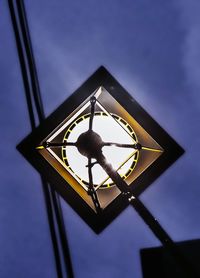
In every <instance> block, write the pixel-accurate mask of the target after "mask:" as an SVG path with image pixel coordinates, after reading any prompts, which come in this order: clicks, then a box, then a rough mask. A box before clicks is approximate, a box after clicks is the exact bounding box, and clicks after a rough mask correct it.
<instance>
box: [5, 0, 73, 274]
mask: <svg viewBox="0 0 200 278" xmlns="http://www.w3.org/2000/svg"><path fill="white" fill-rule="evenodd" d="M8 5H9V10H10V15H11V20H12V24H13V29H14V33H15V39H16V44H17V50H18V55H19V61H20V66H21V71H22V76H23V83H24V88H25V95H26V101H27V106H28V111H29V118H30V123H31V128H32V130H33V129H34V128H35V127H36V120H35V116H34V109H33V100H34V104H35V107H36V111H37V116H38V119H39V122H42V121H43V120H44V119H45V116H44V108H43V104H42V98H41V93H40V88H39V82H38V76H37V70H36V66H35V61H34V56H33V50H32V45H31V40H30V35H29V29H28V23H27V18H26V13H25V7H24V3H23V0H21V1H17V2H16V6H17V11H18V17H19V22H20V27H21V36H22V38H23V43H24V45H23V43H22V40H21V38H20V32H19V29H20V27H19V26H18V23H17V16H16V14H15V8H14V4H13V1H12V0H9V1H8ZM23 46H24V49H25V54H24V52H23ZM26 58H27V62H28V63H27V64H26ZM26 65H27V66H26ZM28 73H29V74H30V80H31V84H29V76H28ZM31 93H32V94H31ZM32 96H33V100H32ZM41 181H42V186H43V192H44V198H45V204H46V210H47V216H48V222H49V227H50V233H51V239H52V244H53V249H54V256H55V261H56V270H57V276H58V277H60V278H62V277H63V274H62V263H61V257H60V253H59V244H58V239H57V236H56V227H55V221H54V211H55V217H56V222H57V226H58V231H59V236H60V242H61V247H62V252H63V256H64V262H65V270H66V274H67V277H69V278H73V277H74V274H73V267H72V262H71V257H70V251H69V246H68V241H67V236H66V231H65V225H64V219H63V214H62V209H61V204H60V200H59V197H58V196H57V194H56V192H55V191H54V190H53V189H52V188H51V187H50V185H49V184H48V183H47V182H46V181H45V180H44V178H43V177H42V176H41Z"/></svg>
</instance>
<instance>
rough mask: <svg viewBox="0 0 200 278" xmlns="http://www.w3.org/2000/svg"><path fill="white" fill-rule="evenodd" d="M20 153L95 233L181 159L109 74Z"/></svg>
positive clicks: (98, 76)
mask: <svg viewBox="0 0 200 278" xmlns="http://www.w3.org/2000/svg"><path fill="white" fill-rule="evenodd" d="M18 149H19V151H20V152H21V153H22V154H23V155H24V156H25V157H26V159H27V160H28V161H30V162H31V164H32V165H33V166H34V167H35V168H36V169H37V170H38V171H39V172H40V173H41V174H42V175H43V176H44V177H45V178H46V179H47V181H48V182H49V183H50V184H51V185H52V186H53V187H54V188H55V190H56V191H57V192H58V193H59V194H60V195H61V196H62V197H63V198H64V199H65V200H66V201H67V202H68V203H69V204H70V205H71V206H72V207H73V208H74V209H75V211H76V212H77V213H78V214H79V215H80V216H81V217H82V218H83V219H84V220H85V221H86V222H87V223H88V225H89V226H90V227H91V228H92V229H93V230H94V231H95V232H97V233H98V232H100V231H101V230H103V229H104V228H105V227H106V226H107V225H108V224H109V223H110V222H111V221H112V220H113V219H114V218H115V217H116V216H117V215H118V214H119V213H120V212H121V211H122V210H123V209H124V208H125V207H127V205H128V204H129V203H130V202H131V201H133V200H134V199H135V198H136V197H137V196H138V195H139V194H140V193H141V192H142V191H144V190H145V188H147V187H148V186H149V185H150V184H151V183H152V182H153V181H154V180H155V179H156V178H157V177H159V176H160V175H161V173H162V172H163V171H165V170H166V169H167V168H168V167H169V166H170V165H171V164H172V163H173V162H174V161H175V160H177V159H178V157H179V156H180V155H182V153H183V149H182V148H181V147H180V146H179V145H178V144H177V143H176V142H175V141H174V140H173V139H172V138H171V137H170V136H169V135H168V134H167V133H166V132H165V131H164V130H163V129H162V128H161V127H160V126H159V125H158V124H157V123H156V122H155V121H154V120H153V119H152V118H151V117H150V116H149V115H148V113H147V112H146V111H145V110H144V109H143V108H142V107H141V106H140V105H139V104H138V103H137V102H136V101H135V100H134V99H133V98H132V97H131V96H130V95H129V94H128V93H127V92H126V90H125V89H124V88H123V87H122V86H121V85H120V84H119V83H118V82H117V81H116V80H115V79H114V78H113V77H112V76H111V75H110V73H109V72H108V71H107V70H106V69H105V68H104V67H100V68H99V69H98V70H97V71H96V72H95V73H94V74H93V75H92V76H91V77H90V78H89V79H88V80H87V81H86V82H85V83H84V84H83V85H82V86H81V87H80V88H79V89H78V90H77V91H76V92H75V93H74V94H73V95H71V96H70V97H69V98H68V99H67V100H66V101H65V102H64V103H63V104H62V105H61V106H60V107H59V108H58V109H57V110H56V111H55V112H54V113H52V114H51V115H50V116H49V117H48V118H47V119H46V120H45V121H44V122H43V123H42V124H41V125H40V126H39V127H38V128H37V129H36V130H34V132H32V133H31V134H30V135H29V136H27V137H26V138H25V139H24V140H23V141H22V142H21V143H20V144H19V145H18Z"/></svg>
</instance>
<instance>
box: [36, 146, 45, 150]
mask: <svg viewBox="0 0 200 278" xmlns="http://www.w3.org/2000/svg"><path fill="white" fill-rule="evenodd" d="M42 149H44V146H38V147H36V150H42Z"/></svg>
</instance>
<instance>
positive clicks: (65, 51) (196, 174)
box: [0, 0, 200, 278]
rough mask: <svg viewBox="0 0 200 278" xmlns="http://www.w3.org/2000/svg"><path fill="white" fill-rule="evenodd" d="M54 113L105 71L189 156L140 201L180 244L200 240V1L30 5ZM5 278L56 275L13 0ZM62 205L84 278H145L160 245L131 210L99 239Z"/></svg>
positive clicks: (5, 151)
mask: <svg viewBox="0 0 200 278" xmlns="http://www.w3.org/2000/svg"><path fill="white" fill-rule="evenodd" d="M25 4H26V9H27V16H28V21H29V27H30V32H31V38H32V43H33V49H34V54H35V59H36V65H37V69H38V74H39V79H40V86H41V91H42V97H43V100H44V104H45V111H46V115H49V114H50V113H51V112H52V111H53V110H54V109H56V108H57V107H58V105H60V104H61V103H62V102H63V101H64V100H65V99H66V98H67V97H68V96H69V95H70V94H71V93H73V91H74V90H75V89H76V88H78V87H79V86H80V85H81V84H82V82H84V81H85V79H87V78H88V77H89V76H90V75H91V74H92V73H93V72H94V71H95V70H96V69H97V68H98V67H99V66H100V65H104V66H105V67H106V68H107V69H108V70H109V71H110V72H111V73H112V74H113V75H114V76H115V77H116V78H117V79H118V81H119V82H120V83H121V84H122V85H123V86H124V87H125V88H126V89H127V90H128V91H129V92H130V93H131V95H132V96H133V97H134V98H135V99H136V100H137V101H138V102H139V103H140V104H141V105H142V106H143V107H144V108H145V109H146V110H147V111H148V112H149V113H150V114H151V115H152V116H153V117H154V118H155V119H156V121H157V122H159V123H160V125H161V126H162V127H163V128H164V129H165V130H166V131H167V132H169V134H171V135H172V137H174V139H175V140H176V141H177V142H179V143H180V145H182V146H183V148H184V149H185V150H186V153H185V154H184V156H182V157H181V158H180V159H179V160H178V161H177V162H176V163H175V164H174V165H173V166H172V167H171V168H170V169H168V170H167V171H166V172H165V173H164V174H163V175H162V176H161V177H160V178H159V179H158V180H157V181H156V182H154V184H153V185H152V186H151V187H149V188H148V189H147V190H146V191H145V192H144V193H143V194H142V196H141V199H142V200H143V201H144V203H145V204H146V205H147V207H148V208H149V209H150V210H151V211H152V212H153V214H154V215H155V216H156V217H157V218H158V219H159V221H160V222H161V223H162V225H163V226H164V227H165V229H166V230H167V231H168V233H169V234H170V235H171V236H172V238H173V239H174V240H177V241H181V240H189V239H194V238H199V237H200V218H199V210H200V202H199V200H200V184H199V180H200V163H199V154H200V151H199V145H200V129H199V119H200V93H199V91H200V78H199V76H200V19H199V12H200V3H199V1H198V0H193V1H189V0H182V1H179V0H178V1H172V0H168V1H160V0H154V1H148V0H135V1H132V0H124V1H120V0H115V1H113V0H107V1H105V0H104V1H94V0H85V1H81V0H77V1H55V0H54V1H53V0H50V1H47V0H43V1H31V0H26V1H25ZM0 11H1V13H0V73H1V74H0V84H1V92H0V105H1V109H0V124H1V140H2V141H1V142H2V143H1V144H0V153H1V167H0V181H1V185H0V206H1V210H0V223H1V226H0V250H1V252H0V276H1V277H4V278H10V277H16V278H18V277H19V278H26V277H29V278H33V277H34V278H35V277H43V278H51V277H52V278H54V277H56V273H55V267H54V258H53V253H52V248H51V241H50V236H49V230H48V224H47V218H46V212H45V208H44V202H43V195H42V190H41V186H40V180H39V176H38V173H36V171H35V170H34V169H33V168H32V167H31V166H30V165H29V164H28V162H26V161H25V160H24V158H23V157H21V155H20V154H19V153H18V152H17V151H16V149H15V146H16V145H17V144H18V143H19V142H20V141H21V139H23V138H24V137H25V136H26V135H27V134H28V133H29V132H30V125H29V121H28V112H27V107H26V103H25V97H24V89H23V84H22V78H21V72H20V67H19V61H18V56H17V51H16V47H15V40H14V34H13V30H12V25H11V21H10V15H9V11H8V6H7V1H5V0H1V1H0ZM62 204H63V211H64V214H65V221H66V226H67V231H68V237H69V244H70V247H71V252H72V260H73V264H74V269H75V277H76V278H85V277H87V278H94V277H95V278H101V277H105V278H121V277H123V278H130V277H134V278H140V277H141V267H140V257H139V250H140V249H141V248H145V247H151V246H157V245H159V242H158V241H157V240H156V239H155V237H154V236H153V235H152V233H151V231H150V230H149V229H148V228H147V227H146V226H145V224H144V223H143V221H142V220H141V219H140V218H139V216H138V215H137V214H136V212H135V211H134V210H133V209H132V208H131V207H130V208H128V209H127V210H126V211H124V212H123V213H122V214H121V215H120V216H119V217H118V218H117V219H116V220H115V221H114V222H113V223H112V224H111V225H110V226H109V227H108V228H107V229H106V230H105V231H103V232H102V233H101V234H100V235H98V236H97V235H96V234H94V233H93V232H92V231H91V230H90V228H89V227H88V226H87V225H86V224H85V223H84V222H83V221H82V220H81V219H80V218H79V217H78V216H77V215H76V214H75V212H74V211H73V210H72V209H71V208H70V207H69V206H68V205H67V204H66V203H64V202H63V203H62Z"/></svg>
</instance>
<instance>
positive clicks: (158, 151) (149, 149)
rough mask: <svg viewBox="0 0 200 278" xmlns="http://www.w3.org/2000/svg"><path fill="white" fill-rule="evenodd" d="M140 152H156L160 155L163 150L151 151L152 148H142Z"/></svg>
mask: <svg viewBox="0 0 200 278" xmlns="http://www.w3.org/2000/svg"><path fill="white" fill-rule="evenodd" d="M142 150H146V151H151V152H157V153H162V152H163V150H157V149H152V148H148V147H142Z"/></svg>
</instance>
